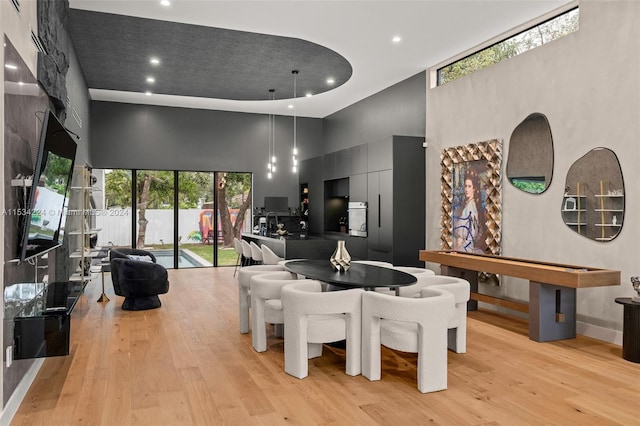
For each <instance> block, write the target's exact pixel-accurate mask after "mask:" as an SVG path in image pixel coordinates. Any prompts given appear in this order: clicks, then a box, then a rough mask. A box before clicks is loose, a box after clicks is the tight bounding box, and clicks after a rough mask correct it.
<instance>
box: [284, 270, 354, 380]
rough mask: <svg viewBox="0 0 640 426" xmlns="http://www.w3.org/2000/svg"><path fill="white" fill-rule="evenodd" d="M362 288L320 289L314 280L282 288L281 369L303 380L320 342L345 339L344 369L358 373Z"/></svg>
mask: <svg viewBox="0 0 640 426" xmlns="http://www.w3.org/2000/svg"><path fill="white" fill-rule="evenodd" d="M363 293H364V290H362V289H350V290H343V291H335V292H322V283H321V282H320V281H316V280H298V281H293V282H292V283H290V284H287V285H285V286H284V287H283V288H282V308H283V310H284V370H285V372H287V373H288V374H291V375H292V376H294V377H297V378H299V379H303V378H305V377H307V375H308V374H309V362H308V359H311V358H316V357H319V356H322V346H323V343H331V342H337V341H341V340H346V367H345V372H346V373H347V374H348V375H350V376H355V375H358V374H360V372H361V352H360V348H361V346H360V345H361V311H362V294H363Z"/></svg>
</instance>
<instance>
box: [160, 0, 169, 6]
mask: <svg viewBox="0 0 640 426" xmlns="http://www.w3.org/2000/svg"><path fill="white" fill-rule="evenodd" d="M160 4H161V5H162V6H171V2H170V1H169V0H160Z"/></svg>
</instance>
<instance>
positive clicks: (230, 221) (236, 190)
mask: <svg viewBox="0 0 640 426" xmlns="http://www.w3.org/2000/svg"><path fill="white" fill-rule="evenodd" d="M215 179H216V197H215V198H216V204H217V209H216V210H217V216H218V220H217V223H218V233H217V239H218V244H217V248H218V252H217V258H218V263H217V265H218V266H230V265H235V264H236V259H237V254H236V251H235V247H234V244H233V238H234V237H235V238H238V239H240V238H241V234H242V233H243V232H251V198H252V197H251V174H250V173H223V172H217V173H215Z"/></svg>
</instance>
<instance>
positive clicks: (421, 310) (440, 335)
mask: <svg viewBox="0 0 640 426" xmlns="http://www.w3.org/2000/svg"><path fill="white" fill-rule="evenodd" d="M421 293H422V297H421V298H417V299H414V298H406V297H396V296H390V295H387V294H382V293H376V292H374V291H367V292H365V293H364V294H363V295H362V375H363V376H365V377H366V378H368V379H369V380H372V381H373V380H380V378H381V356H380V345H381V344H382V345H384V346H386V347H388V348H390V349H394V350H398V351H403V352H412V353H417V354H418V366H417V375H418V389H419V390H420V392H422V393H426V392H434V391H438V390H443V389H446V388H447V323H448V321H449V318H450V317H451V315H452V314H453V312H454V310H455V301H454V297H453V294H451V293H449V292H447V291H444V290H440V289H432V288H423V289H422V291H421Z"/></svg>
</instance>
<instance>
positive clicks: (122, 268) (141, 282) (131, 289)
mask: <svg viewBox="0 0 640 426" xmlns="http://www.w3.org/2000/svg"><path fill="white" fill-rule="evenodd" d="M130 255H133V256H149V258H150V259H151V262H148V261H144V260H137V259H134V258H130V257H129V256H130ZM109 261H110V263H111V280H112V281H113V290H114V292H115V293H116V294H117V295H118V296H124V302H123V303H122V309H124V310H127V311H142V310H146V309H155V308H159V307H160V306H161V305H162V303H161V302H160V298H159V297H158V294H164V293H167V292H168V291H169V278H168V274H167V270H166V269H165V267H164V266H162V265H158V264H157V263H156V257H155V256H154V255H153V254H152V253H151V252H148V251H146V250H138V249H128V248H118V249H111V252H110V254H109Z"/></svg>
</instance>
